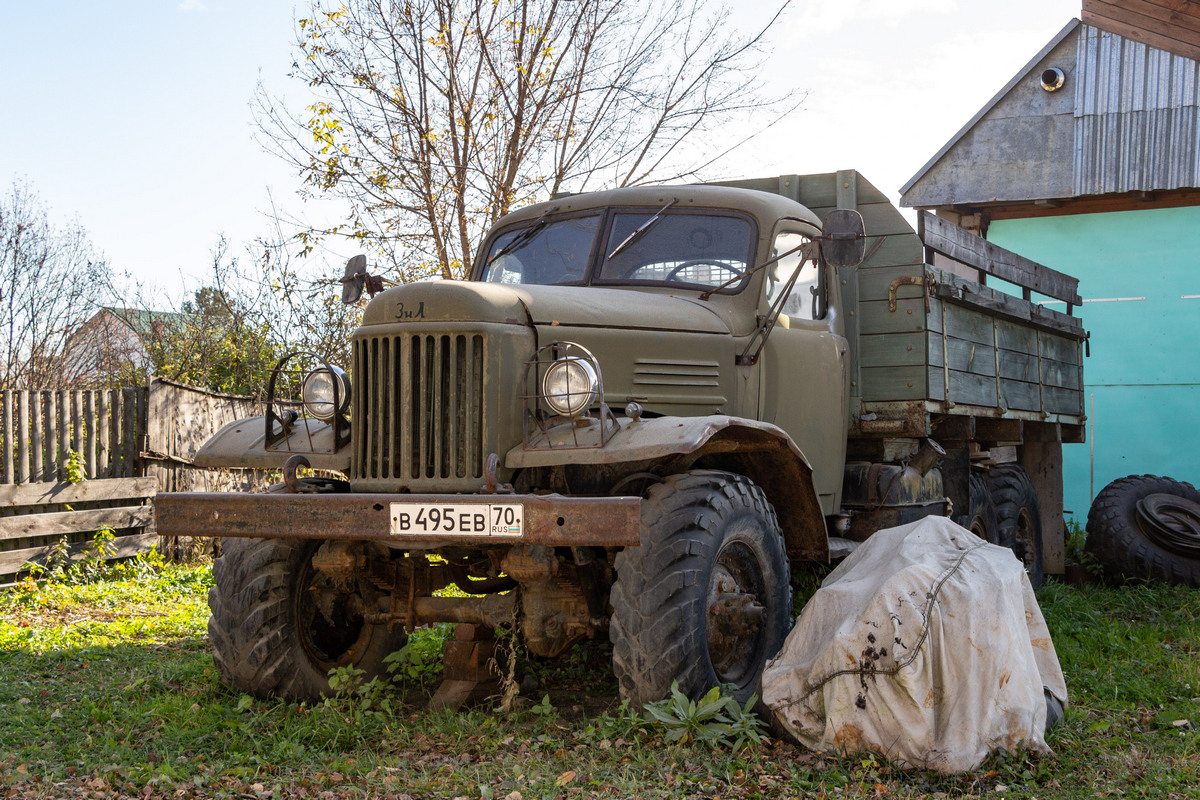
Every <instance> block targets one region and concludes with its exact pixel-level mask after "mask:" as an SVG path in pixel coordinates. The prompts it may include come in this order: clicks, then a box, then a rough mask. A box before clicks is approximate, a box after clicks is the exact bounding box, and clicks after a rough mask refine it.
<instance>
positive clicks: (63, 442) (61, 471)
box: [51, 391, 71, 480]
mask: <svg viewBox="0 0 1200 800" xmlns="http://www.w3.org/2000/svg"><path fill="white" fill-rule="evenodd" d="M54 394H55V395H56V396H57V398H58V469H56V470H55V471H54V475H53V477H52V478H51V480H62V479H63V478H65V477H66V474H65V471H66V466H67V453H68V452H69V451H70V450H71V409H70V407H69V406H70V405H71V393H70V392H64V391H57V392H55V393H54Z"/></svg>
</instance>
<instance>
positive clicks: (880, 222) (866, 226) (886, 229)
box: [805, 201, 924, 260]
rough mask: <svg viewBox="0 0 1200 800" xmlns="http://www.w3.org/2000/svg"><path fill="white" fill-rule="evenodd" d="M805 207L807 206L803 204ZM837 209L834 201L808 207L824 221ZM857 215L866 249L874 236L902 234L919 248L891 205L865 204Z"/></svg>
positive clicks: (899, 215)
mask: <svg viewBox="0 0 1200 800" xmlns="http://www.w3.org/2000/svg"><path fill="white" fill-rule="evenodd" d="M805 205H808V204H807V203H805ZM836 208H837V204H836V201H835V202H834V203H832V204H830V205H828V206H809V210H811V211H812V212H813V213H814V214H816V215H817V216H818V217H820V218H821V219H825V217H827V216H828V215H829V212H830V211H833V210H834V209H836ZM858 213H860V214H862V218H863V230H864V232H865V233H866V234H867V248H868V249H870V247H871V244H872V242H871V238H872V237H875V236H894V235H897V234H904V235H907V236H909V237H911V239H912V242H913V244H914V245H915V246H918V247H919V246H920V244H921V242H920V240H919V239H918V238H916V235H915V234H916V231H914V230H913V229H912V226H911V225H909V224H908V220H906V219H905V218H904V215H903V214H901V213H900V212H899V211H897V210H896V208H895V206H893V205H892V204H891V203H867V204H865V205H860V206H859V207H858ZM922 260H924V258H922Z"/></svg>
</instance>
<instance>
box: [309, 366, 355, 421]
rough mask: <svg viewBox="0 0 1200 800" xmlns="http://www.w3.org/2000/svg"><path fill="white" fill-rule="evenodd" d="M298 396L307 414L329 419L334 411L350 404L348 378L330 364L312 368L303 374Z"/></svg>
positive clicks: (344, 408) (343, 408)
mask: <svg viewBox="0 0 1200 800" xmlns="http://www.w3.org/2000/svg"><path fill="white" fill-rule="evenodd" d="M335 386H336V387H337V388H336V390H335V389H334V387H335ZM335 391H336V395H337V405H336V407H335V405H334V394H335ZM300 398H301V399H302V400H303V401H304V410H305V411H307V412H308V413H309V414H311V415H312V416H314V417H316V418H317V419H321V420H331V419H333V415H334V414H335V413H337V412H343V411H345V410H346V407H347V406H348V405H349V404H350V380H349V379H348V378H347V377H346V373H345V372H343V371H342V370H340V369H338V368H337V367H335V366H332V365H330V366H328V367H321V368H320V369H314V370H313V371H312V372H310V373H308V374H307V375H305V376H304V383H302V384H301V386H300Z"/></svg>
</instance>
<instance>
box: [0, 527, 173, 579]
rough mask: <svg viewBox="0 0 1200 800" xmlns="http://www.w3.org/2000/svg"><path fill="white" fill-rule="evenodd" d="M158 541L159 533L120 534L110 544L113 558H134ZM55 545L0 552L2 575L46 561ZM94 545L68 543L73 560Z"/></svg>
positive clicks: (85, 554) (83, 555) (83, 556)
mask: <svg viewBox="0 0 1200 800" xmlns="http://www.w3.org/2000/svg"><path fill="white" fill-rule="evenodd" d="M157 543H158V534H155V533H135V534H131V535H129V536H118V537H116V538H115V539H113V540H112V541H111V542H110V543H109V545H110V546H111V547H112V549H113V556H112V558H113V559H117V558H132V557H133V556H136V555H137V554H138V553H143V552H145V551H147V550H149V549H150V548H151V547H153V546H154V545H156V544H157ZM53 547H54V545H45V546H43V547H27V548H23V549H21V550H8V551H5V552H0V575H12V574H14V573H16V572H18V571H19V570H20V569H21V567H24V566H25V565H26V564H29V563H31V562H34V563H44V561H45V560H46V558H47V557H48V556H49V555H50V551H51V550H52V549H53ZM91 547H92V543H91V542H75V543H73V544H70V545H67V552H68V554H69V555H70V557H71V560H72V561H82V560H83V559H84V558H85V557H86V556H87V553H88V551H89V549H90V548H91Z"/></svg>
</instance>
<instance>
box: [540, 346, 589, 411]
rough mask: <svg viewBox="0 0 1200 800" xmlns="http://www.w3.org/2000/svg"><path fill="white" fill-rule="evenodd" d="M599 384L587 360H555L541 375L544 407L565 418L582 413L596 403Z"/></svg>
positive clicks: (576, 358) (573, 357) (574, 358)
mask: <svg viewBox="0 0 1200 800" xmlns="http://www.w3.org/2000/svg"><path fill="white" fill-rule="evenodd" d="M599 388H600V382H599V379H598V378H597V376H596V368H595V367H594V366H592V362H590V361H588V360H587V359H583V358H578V357H576V356H568V357H567V358H560V359H557V360H556V361H554V363H552V364H551V365H550V366H549V367H547V368H546V374H545V375H544V376H542V395H543V396H544V397H545V398H546V405H548V406H550V408H552V409H554V411H555V412H557V413H559V414H562V415H563V416H566V417H574V416H577V415H578V414H580V413H582V412H585V411H587V410H588V408H590V407H591V405H592V403H593V402H594V401H595V400H596V393H597V391H599Z"/></svg>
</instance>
